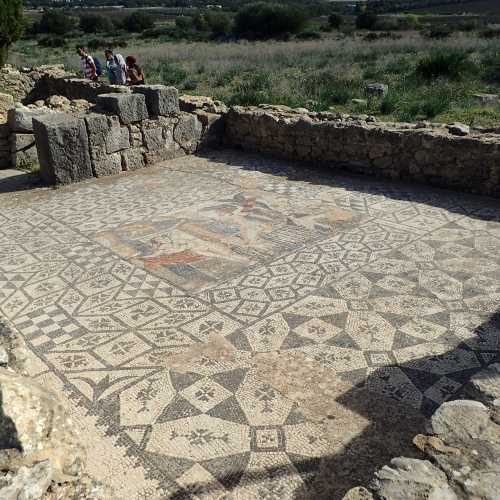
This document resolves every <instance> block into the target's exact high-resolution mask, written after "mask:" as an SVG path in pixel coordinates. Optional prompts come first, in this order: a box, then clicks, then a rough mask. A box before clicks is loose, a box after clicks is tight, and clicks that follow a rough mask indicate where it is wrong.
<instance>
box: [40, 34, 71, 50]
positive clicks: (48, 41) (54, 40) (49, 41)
mask: <svg viewBox="0 0 500 500" xmlns="http://www.w3.org/2000/svg"><path fill="white" fill-rule="evenodd" d="M37 43H38V45H40V47H49V48H57V47H64V46H65V45H66V44H67V41H66V39H65V38H64V37H62V36H45V37H42V38H40V39H39V40H38V42H37Z"/></svg>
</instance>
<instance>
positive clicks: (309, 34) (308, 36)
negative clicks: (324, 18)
mask: <svg viewBox="0 0 500 500" xmlns="http://www.w3.org/2000/svg"><path fill="white" fill-rule="evenodd" d="M296 38H297V39H298V40H321V33H318V32H317V31H313V30H308V31H302V32H301V33H298V34H297V35H296Z"/></svg>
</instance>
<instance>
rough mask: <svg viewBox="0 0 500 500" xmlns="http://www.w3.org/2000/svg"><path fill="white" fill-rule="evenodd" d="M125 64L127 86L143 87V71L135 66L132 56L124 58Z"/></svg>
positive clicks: (134, 59) (135, 61)
mask: <svg viewBox="0 0 500 500" xmlns="http://www.w3.org/2000/svg"><path fill="white" fill-rule="evenodd" d="M125 62H126V63H127V84H128V85H144V71H143V70H142V68H141V67H140V66H139V65H138V64H137V60H136V58H135V57H134V56H127V57H126V58H125Z"/></svg>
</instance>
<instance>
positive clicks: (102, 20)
mask: <svg viewBox="0 0 500 500" xmlns="http://www.w3.org/2000/svg"><path fill="white" fill-rule="evenodd" d="M80 29H81V30H82V31H83V32H84V33H102V32H108V33H110V32H112V31H113V29H114V25H113V22H112V21H111V19H110V18H109V17H106V16H101V15H99V14H84V15H83V16H81V17H80Z"/></svg>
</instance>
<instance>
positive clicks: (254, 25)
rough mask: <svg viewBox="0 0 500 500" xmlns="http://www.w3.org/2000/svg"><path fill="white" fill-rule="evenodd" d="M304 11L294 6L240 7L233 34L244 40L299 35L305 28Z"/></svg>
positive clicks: (256, 4) (259, 5)
mask: <svg viewBox="0 0 500 500" xmlns="http://www.w3.org/2000/svg"><path fill="white" fill-rule="evenodd" d="M306 21H307V16H306V14H305V11H304V10H302V9H300V8H298V7H294V6H289V5H280V4H271V3H264V2H260V3H253V4H248V5H245V6H244V7H242V8H241V9H240V10H239V11H238V13H237V14H236V18H235V27H234V30H235V33H236V34H237V35H238V36H240V37H245V38H273V37H277V36H280V35H284V34H286V33H299V32H300V31H302V29H303V28H304V26H305V23H306Z"/></svg>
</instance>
